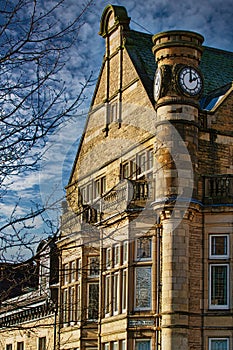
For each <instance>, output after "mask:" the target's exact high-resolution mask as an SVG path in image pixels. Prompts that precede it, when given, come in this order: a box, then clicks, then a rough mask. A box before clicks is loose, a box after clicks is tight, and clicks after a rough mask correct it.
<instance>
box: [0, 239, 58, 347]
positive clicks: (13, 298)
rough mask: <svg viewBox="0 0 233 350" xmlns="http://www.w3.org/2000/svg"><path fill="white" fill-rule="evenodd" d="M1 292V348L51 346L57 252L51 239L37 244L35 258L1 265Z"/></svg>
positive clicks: (54, 309) (53, 344) (54, 314)
mask: <svg viewBox="0 0 233 350" xmlns="http://www.w3.org/2000/svg"><path fill="white" fill-rule="evenodd" d="M0 295H1V304H0V349H1V350H53V349H54V348H55V344H56V335H55V334H56V323H57V319H56V317H57V313H56V305H57V297H58V255H57V249H56V246H55V245H54V244H53V243H52V241H50V240H49V241H42V242H41V243H40V244H39V246H38V248H37V259H35V260H33V259H30V260H29V261H26V262H24V263H21V264H17V265H16V264H3V265H2V266H1V282H0Z"/></svg>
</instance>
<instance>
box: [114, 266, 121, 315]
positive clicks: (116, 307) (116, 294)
mask: <svg viewBox="0 0 233 350" xmlns="http://www.w3.org/2000/svg"><path fill="white" fill-rule="evenodd" d="M119 299H120V298H119V273H118V272H116V273H114V275H113V315H118V313H119Z"/></svg>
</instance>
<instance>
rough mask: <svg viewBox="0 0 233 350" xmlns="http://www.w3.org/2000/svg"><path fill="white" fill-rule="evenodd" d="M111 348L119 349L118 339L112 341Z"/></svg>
mask: <svg viewBox="0 0 233 350" xmlns="http://www.w3.org/2000/svg"><path fill="white" fill-rule="evenodd" d="M112 350H119V344H118V341H114V342H113V343H112Z"/></svg>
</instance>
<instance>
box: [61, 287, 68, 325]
mask: <svg viewBox="0 0 233 350" xmlns="http://www.w3.org/2000/svg"><path fill="white" fill-rule="evenodd" d="M62 308H63V312H62V324H63V326H65V327H66V326H67V325H68V323H69V289H68V288H65V289H63V290H62Z"/></svg>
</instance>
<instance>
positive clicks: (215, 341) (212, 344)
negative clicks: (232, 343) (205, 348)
mask: <svg viewBox="0 0 233 350" xmlns="http://www.w3.org/2000/svg"><path fill="white" fill-rule="evenodd" d="M209 350H229V339H228V338H210V339H209Z"/></svg>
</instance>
